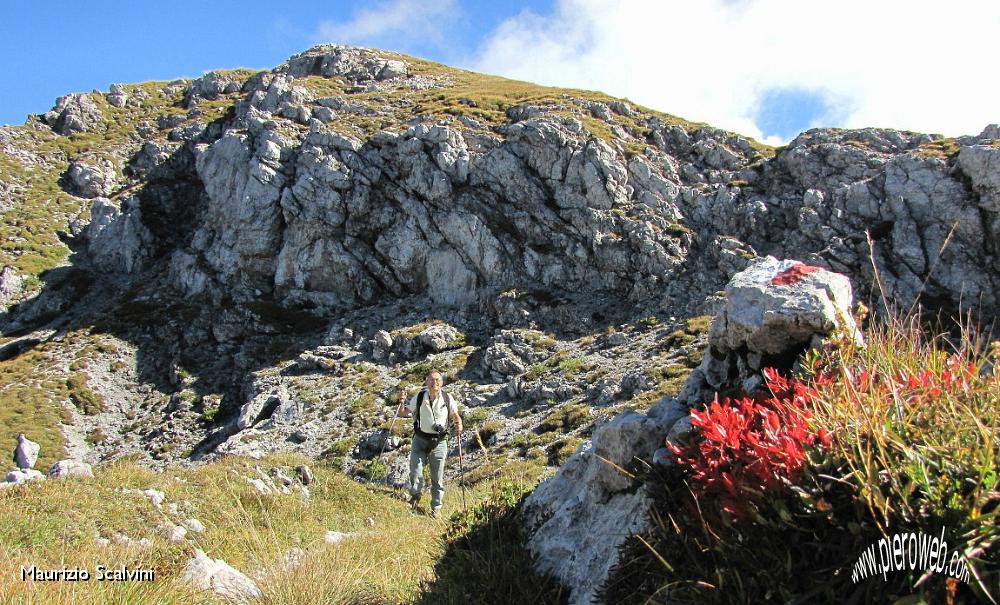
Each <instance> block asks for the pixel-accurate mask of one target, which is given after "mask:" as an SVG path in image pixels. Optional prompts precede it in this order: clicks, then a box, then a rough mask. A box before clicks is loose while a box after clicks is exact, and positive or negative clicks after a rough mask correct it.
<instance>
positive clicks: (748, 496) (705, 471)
mask: <svg viewBox="0 0 1000 605" xmlns="http://www.w3.org/2000/svg"><path fill="white" fill-rule="evenodd" d="M764 379H765V382H766V385H767V387H768V388H767V391H763V390H761V391H758V392H757V393H755V394H754V395H753V396H745V397H741V398H739V399H736V400H731V399H730V398H728V397H723V398H722V400H721V401H720V400H719V397H718V395H716V396H715V399H714V400H713V401H712V403H711V404H710V405H708V406H707V407H706V408H705V409H704V410H702V411H698V410H692V411H691V425H692V427H693V431H694V435H693V438H692V439H690V440H689V441H688V442H687V443H686V444H685V445H683V446H677V445H675V444H673V443H670V442H667V448H668V449H669V450H670V451H671V452H672V453H673V455H674V457H675V459H676V462H677V464H678V465H679V466H680V467H681V468H683V469H685V470H686V471H687V473H688V476H689V477H690V478H691V480H692V481H691V484H692V491H693V492H694V495H695V497H696V498H698V499H699V500H700V499H701V498H702V497H703V496H707V497H710V498H716V499H717V500H718V501H719V503H720V505H721V508H722V510H723V511H725V512H726V513H728V514H729V515H730V516H731V517H732V519H733V521H734V522H744V521H747V520H749V519H750V518H751V517H752V515H753V511H754V510H756V509H757V507H758V505H759V504H760V503H761V501H762V500H763V497H764V496H765V495H766V494H778V493H781V492H782V491H783V490H785V489H786V481H787V482H792V483H794V482H795V481H796V479H797V478H798V477H799V475H800V473H801V471H802V468H803V466H804V465H805V463H806V449H807V448H809V447H813V446H829V444H830V436H829V434H827V432H826V431H825V430H823V429H820V430H818V431H814V430H813V429H812V428H811V427H810V426H809V412H808V410H807V407H808V406H807V404H808V400H809V398H810V397H812V396H814V394H815V393H814V391H813V390H812V389H811V388H810V387H809V386H807V385H805V384H803V383H801V382H799V381H797V380H794V379H789V378H785V377H783V376H781V375H779V374H778V372H777V370H774V369H772V368H767V369H765V370H764Z"/></svg>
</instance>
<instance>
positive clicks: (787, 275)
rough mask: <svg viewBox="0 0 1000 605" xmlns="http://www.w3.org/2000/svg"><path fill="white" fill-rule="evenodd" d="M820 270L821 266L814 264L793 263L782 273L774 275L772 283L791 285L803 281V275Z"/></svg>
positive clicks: (774, 284) (775, 284)
mask: <svg viewBox="0 0 1000 605" xmlns="http://www.w3.org/2000/svg"><path fill="white" fill-rule="evenodd" d="M819 270H820V267H813V266H812V265H792V266H791V267H789V268H787V269H785V270H784V271H782V272H781V273H779V274H777V275H775V276H774V277H772V278H771V285H773V286H790V285H792V284H794V283H796V282H798V281H801V280H802V278H803V277H805V276H806V275H809V274H810V273H812V272H813V271H819Z"/></svg>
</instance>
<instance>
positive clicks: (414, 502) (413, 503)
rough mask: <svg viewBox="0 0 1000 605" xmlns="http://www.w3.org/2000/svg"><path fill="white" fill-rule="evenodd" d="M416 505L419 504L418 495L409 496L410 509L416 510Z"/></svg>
mask: <svg viewBox="0 0 1000 605" xmlns="http://www.w3.org/2000/svg"><path fill="white" fill-rule="evenodd" d="M418 504H420V494H410V508H411V509H413V510H416V509H417V505H418Z"/></svg>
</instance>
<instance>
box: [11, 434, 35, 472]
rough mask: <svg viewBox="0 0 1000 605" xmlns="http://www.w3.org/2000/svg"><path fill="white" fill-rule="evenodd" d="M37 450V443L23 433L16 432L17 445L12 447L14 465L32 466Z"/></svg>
mask: <svg viewBox="0 0 1000 605" xmlns="http://www.w3.org/2000/svg"><path fill="white" fill-rule="evenodd" d="M38 450H39V445H38V444H37V443H35V442H34V441H32V440H31V439H28V438H27V437H25V436H24V433H18V435H17V445H16V446H15V447H14V465H15V466H17V468H19V469H30V468H34V466H35V462H36V461H37V460H38Z"/></svg>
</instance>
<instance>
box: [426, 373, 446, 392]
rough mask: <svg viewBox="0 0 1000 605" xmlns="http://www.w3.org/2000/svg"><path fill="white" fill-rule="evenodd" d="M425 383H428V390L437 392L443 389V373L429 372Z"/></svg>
mask: <svg viewBox="0 0 1000 605" xmlns="http://www.w3.org/2000/svg"><path fill="white" fill-rule="evenodd" d="M425 383H426V384H427V390H429V391H432V392H437V391H439V390H441V385H443V384H444V379H443V378H441V375H440V374H437V373H435V374H428V375H427V380H426V381H425Z"/></svg>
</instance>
